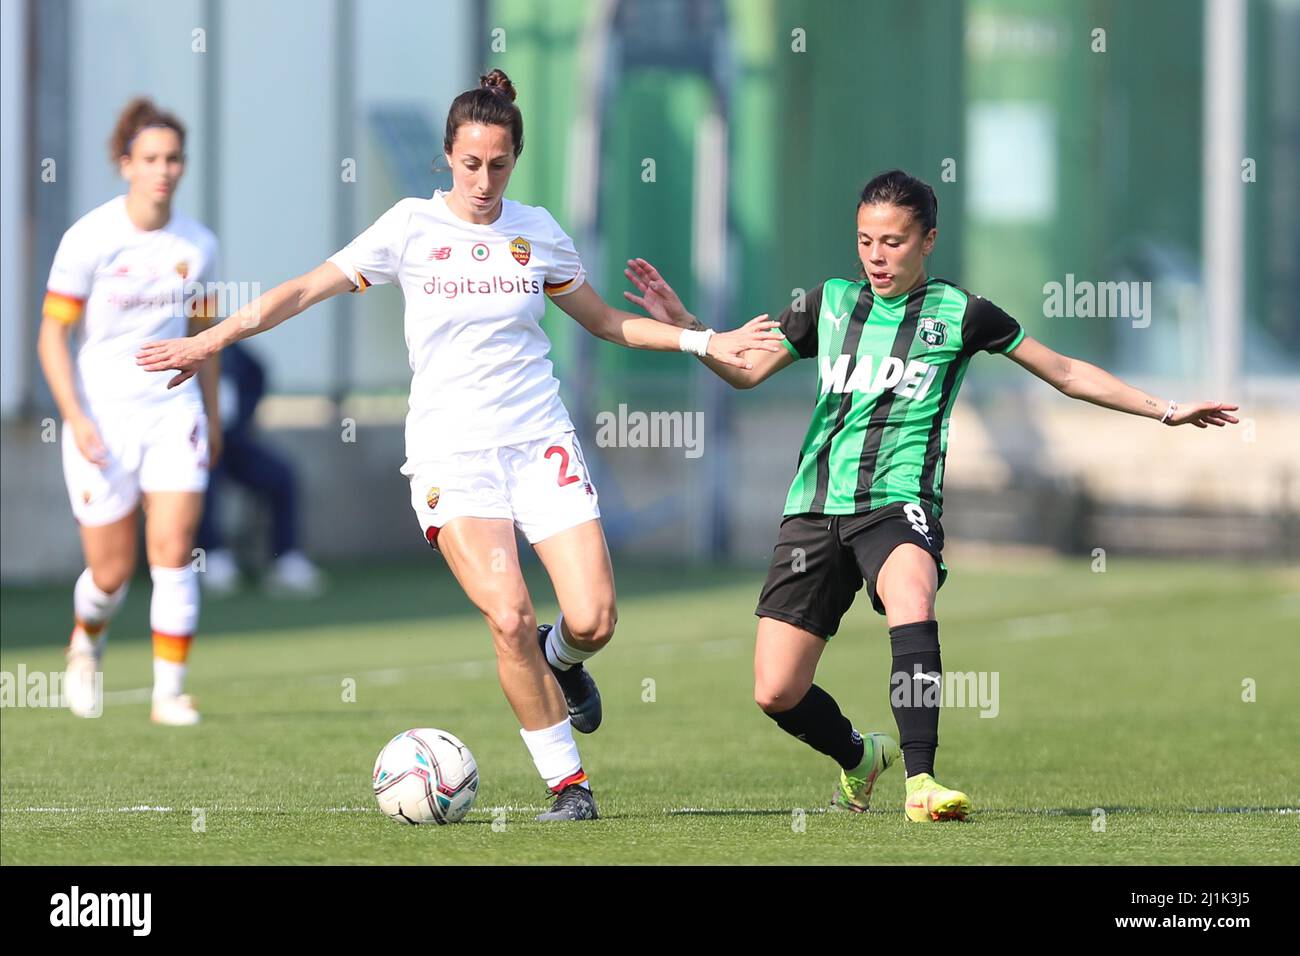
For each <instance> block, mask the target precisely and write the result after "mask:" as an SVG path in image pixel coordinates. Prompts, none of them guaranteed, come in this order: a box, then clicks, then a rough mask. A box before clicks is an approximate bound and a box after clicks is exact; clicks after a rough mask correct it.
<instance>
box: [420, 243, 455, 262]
mask: <svg viewBox="0 0 1300 956" xmlns="http://www.w3.org/2000/svg"><path fill="white" fill-rule="evenodd" d="M450 258H451V246H434V247H433V248H432V249H431V250H429V254H428V255H427V256H426V257H425V261H426V262H432V261H434V260H435V259H439V260H441V259H450Z"/></svg>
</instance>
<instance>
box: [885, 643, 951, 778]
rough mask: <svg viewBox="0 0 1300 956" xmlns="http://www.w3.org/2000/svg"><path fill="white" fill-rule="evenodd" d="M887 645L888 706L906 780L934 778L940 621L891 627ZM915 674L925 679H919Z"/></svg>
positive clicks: (939, 688) (939, 691) (940, 681)
mask: <svg viewBox="0 0 1300 956" xmlns="http://www.w3.org/2000/svg"><path fill="white" fill-rule="evenodd" d="M889 643H890V646H891V647H892V649H893V653H894V666H893V669H892V670H891V671H890V675H889V706H890V709H891V710H893V712H894V722H895V723H896V724H898V745H899V746H900V747H901V748H902V750H903V766H904V767H906V768H907V776H909V777H914V776H916V775H917V774H918V773H928V774H930V775H932V776H933V774H934V750H935V748H936V747H937V746H938V745H939V706H940V702H941V700H942V697H943V694H942V691H943V664H942V663H941V662H940V660H939V622H938V621H917V622H916V623H915V624H900V625H899V626H898V627H891V628H890V629H889ZM918 674H922V675H925V677H924V678H918V677H917V676H916V675H918ZM926 678H928V679H926Z"/></svg>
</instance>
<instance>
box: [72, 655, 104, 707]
mask: <svg viewBox="0 0 1300 956" xmlns="http://www.w3.org/2000/svg"><path fill="white" fill-rule="evenodd" d="M63 699H64V701H65V702H66V703H67V705H68V710H70V711H72V713H73V714H74V715H75V716H77V717H98V716H99V715H100V714H102V713H103V712H104V696H103V683H102V682H101V681H100V679H99V657H98V655H95V654H70V655H68V667H67V670H65V671H64V672H63Z"/></svg>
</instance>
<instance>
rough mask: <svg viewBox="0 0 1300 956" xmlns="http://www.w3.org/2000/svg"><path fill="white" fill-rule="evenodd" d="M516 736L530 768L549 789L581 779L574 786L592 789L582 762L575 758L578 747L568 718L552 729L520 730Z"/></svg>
mask: <svg viewBox="0 0 1300 956" xmlns="http://www.w3.org/2000/svg"><path fill="white" fill-rule="evenodd" d="M519 736H521V737H523V738H524V743H525V744H526V745H527V747H528V752H529V753H530V754H532V757H533V764H534V765H535V766H536V767H537V772H538V773H539V774H541V775H542V779H543V780H545V781H546V785H547V786H548V787H550V788H552V789H554V788H555V787H556V786H557V785H558V784H559V783H560V781H562V780H565V779H567V778H569V777H573V776H575V775H581V776H582V779H581V780H578V781H575V782H577V783H580V784H582V786H584V787H586V788H587V789H588V790H590V789H591V786H590V785H589V784H588V783H587V777H586V775H585V774H583V773H582V760H581V758H579V757H578V745H577V743H576V742H575V741H574V739H573V727H572V725H570V723H569V718H568V717H565V718H564V720H563V721H561V722H560V723H558V724H556V725H555V726H554V727H545V728H543V729H542V730H520V731H519Z"/></svg>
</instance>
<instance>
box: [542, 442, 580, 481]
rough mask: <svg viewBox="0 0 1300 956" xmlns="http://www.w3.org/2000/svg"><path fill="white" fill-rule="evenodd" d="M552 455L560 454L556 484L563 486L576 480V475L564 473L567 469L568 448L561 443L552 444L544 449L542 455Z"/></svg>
mask: <svg viewBox="0 0 1300 956" xmlns="http://www.w3.org/2000/svg"><path fill="white" fill-rule="evenodd" d="M552 455H559V456H560V474H559V476H558V477H557V478H556V484H558V485H559V486H560V487H561V488H563V487H564V486H565V485H571V484H573V483H574V482H575V481H577V480H578V476H577V475H567V474H565V472H567V471H568V470H569V450H568V449H567V448H565V447H564V446H563V445H552V446H551V447H550V448H548V449H546V452H545V453H544V454H543V455H542V457H543V458H550V457H551V456H552Z"/></svg>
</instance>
